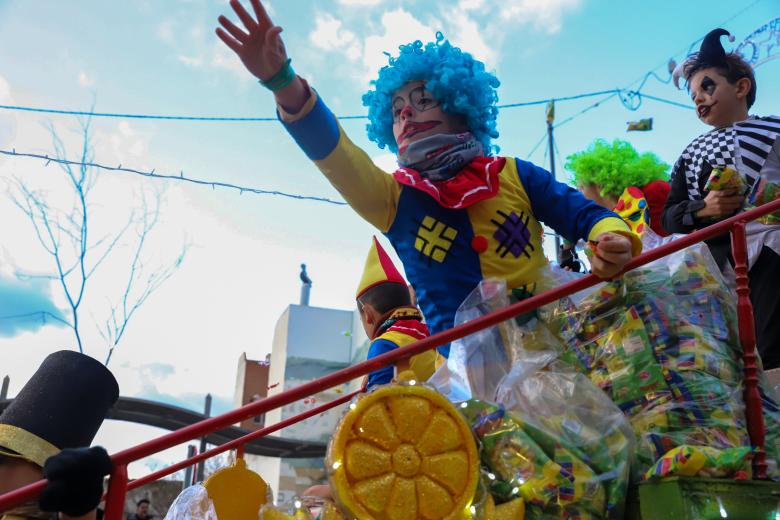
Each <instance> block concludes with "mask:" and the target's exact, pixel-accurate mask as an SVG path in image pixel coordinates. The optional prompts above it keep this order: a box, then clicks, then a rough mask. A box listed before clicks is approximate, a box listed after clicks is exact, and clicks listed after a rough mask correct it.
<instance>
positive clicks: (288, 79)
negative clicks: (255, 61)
mask: <svg viewBox="0 0 780 520" xmlns="http://www.w3.org/2000/svg"><path fill="white" fill-rule="evenodd" d="M291 61H292V60H291V59H290V58H287V61H285V62H284V65H282V68H281V69H279V72H277V73H276V74H274V75H273V77H272V78H271V79H269V80H268V81H263V80H260V84H261V85H262V86H264V87H265V88H267V89H268V90H270V91H271V92H276V91H277V90H282V89H283V88H284V87H286V86H287V85H289V84H290V83H292V80H294V79H295V71H294V70H293V68H292V67H291V66H290V62H291Z"/></svg>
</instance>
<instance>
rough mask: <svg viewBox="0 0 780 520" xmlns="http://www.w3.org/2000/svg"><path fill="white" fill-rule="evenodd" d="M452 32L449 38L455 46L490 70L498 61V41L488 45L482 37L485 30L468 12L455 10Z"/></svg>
mask: <svg viewBox="0 0 780 520" xmlns="http://www.w3.org/2000/svg"><path fill="white" fill-rule="evenodd" d="M450 22H451V24H452V32H451V33H450V35H449V36H448V37H449V38H450V41H451V42H452V43H453V45H457V46H458V47H460V48H461V49H463V50H465V51H467V52H469V53H471V55H472V56H474V57H475V58H476V59H478V60H481V61H483V62H485V64H486V65H487V68H488V69H490V68H491V67H492V66H494V65H495V63H496V62H497V61H498V60H497V49H496V43H497V41H496V39H493V40H492V41H491V44H492V45H491V44H488V43H487V42H486V41H485V40H484V38H483V37H482V35H483V34H484V30H483V29H482V28H480V26H479V24H478V23H477V21H476V20H474V19H472V18H470V17H469V16H468V14H467V12H466V11H462V10H455V11H454V12H453V13H452V16H451V18H450Z"/></svg>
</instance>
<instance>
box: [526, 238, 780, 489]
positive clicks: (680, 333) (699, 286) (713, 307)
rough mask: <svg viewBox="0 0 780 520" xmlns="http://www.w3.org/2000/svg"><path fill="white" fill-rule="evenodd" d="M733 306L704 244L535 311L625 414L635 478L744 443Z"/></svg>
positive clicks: (770, 418)
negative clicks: (663, 464)
mask: <svg viewBox="0 0 780 520" xmlns="http://www.w3.org/2000/svg"><path fill="white" fill-rule="evenodd" d="M735 302H736V296H735V294H734V292H733V289H732V288H731V287H730V286H729V285H728V284H727V283H726V281H725V280H724V278H723V277H722V276H721V274H720V271H719V269H718V268H717V265H716V264H715V261H714V260H713V259H712V256H711V254H710V253H709V250H708V249H707V247H706V246H705V245H703V244H700V245H695V246H691V247H690V248H687V249H685V250H683V251H680V252H678V253H675V254H673V255H670V256H668V257H665V258H662V259H660V260H658V261H656V262H653V263H651V264H648V265H646V266H643V267H641V268H638V269H636V270H633V271H630V272H628V273H626V274H625V275H624V276H623V278H622V279H621V280H619V281H615V282H610V283H609V284H607V285H606V286H602V287H600V288H598V289H596V290H593V291H592V292H591V294H590V295H588V296H586V297H585V298H581V299H580V300H579V302H574V301H562V302H559V304H558V305H557V307H553V308H552V309H551V310H548V311H547V312H546V313H542V314H540V316H541V317H542V318H543V319H545V320H546V321H547V323H548V325H549V327H550V329H551V330H557V331H560V332H559V337H560V338H561V340H562V342H563V344H564V349H565V353H564V355H563V357H564V358H565V359H568V360H570V361H572V362H574V364H575V366H577V367H578V369H579V370H580V371H582V372H583V373H585V374H586V375H587V376H588V377H589V378H590V379H591V380H592V381H593V382H594V383H596V384H597V385H598V386H599V387H600V388H601V389H602V390H603V391H604V392H606V394H607V395H608V396H609V397H610V398H611V399H612V401H613V402H615V404H617V405H618V406H619V407H620V408H621V410H622V411H623V412H624V413H625V414H626V416H627V417H628V418H629V420H630V422H631V425H632V427H633V429H634V431H635V433H636V440H637V446H636V456H637V459H636V462H635V465H634V472H633V475H634V477H635V478H637V479H640V478H643V477H644V475H645V474H646V473H647V472H648V470H650V469H651V468H652V467H653V466H654V465H655V464H656V462H658V461H659V460H660V459H662V458H663V457H664V456H665V455H666V454H667V452H669V451H670V450H673V449H675V448H677V447H680V446H691V447H708V448H713V449H717V450H720V451H724V450H726V451H725V452H727V453H733V452H734V450H738V452H740V453H741V452H742V451H744V448H746V447H749V439H748V436H747V429H746V426H745V411H744V401H743V399H742V379H743V364H742V356H741V347H740V343H739V338H738V333H737V318H736V308H735ZM763 397H764V410H765V418H766V422H767V432H768V433H767V438H768V441H767V443H766V445H767V450H766V451H767V460H768V464H769V468H770V474H774V475H776V474H777V469H776V468H777V464H776V454H777V451H778V443H777V442H775V441H777V440H779V439H777V436H776V435H775V434H774V432H775V431H776V430H777V425H778V415H779V414H778V413H777V406H776V403H777V400H776V399H773V396H770V395H769V392H764V394H763ZM770 437H771V438H770ZM723 460H724V459H723V458H717V457H716V458H712V459H710V462H712V463H714V464H718V463H720V462H722V461H723ZM721 470H722V471H721V472H720V473H719V474H722V475H728V476H735V475H734V472H736V471H737V470H736V469H734V468H733V467H732V466H729V465H724V466H723V467H722V468H721ZM708 471H709V470H708ZM709 473H710V474H714V473H717V471H709Z"/></svg>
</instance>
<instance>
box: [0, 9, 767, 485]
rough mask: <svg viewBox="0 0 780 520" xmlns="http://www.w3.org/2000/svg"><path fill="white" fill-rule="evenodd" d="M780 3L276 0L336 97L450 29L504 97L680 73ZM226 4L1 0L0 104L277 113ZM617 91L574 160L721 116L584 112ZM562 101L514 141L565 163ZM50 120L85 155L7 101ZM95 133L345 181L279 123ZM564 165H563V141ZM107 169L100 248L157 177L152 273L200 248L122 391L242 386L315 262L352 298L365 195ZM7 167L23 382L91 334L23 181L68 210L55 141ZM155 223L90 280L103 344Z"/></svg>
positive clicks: (298, 47) (120, 127)
mask: <svg viewBox="0 0 780 520" xmlns="http://www.w3.org/2000/svg"><path fill="white" fill-rule="evenodd" d="M777 7H778V3H777V0H758V1H744V2H742V1H741V2H734V1H721V0H710V1H706V2H705V1H700V0H696V1H692V2H672V1H668V0H664V1H663V2H638V1H631V2H620V3H615V2H608V1H606V0H460V1H446V2H445V1H443V0H442V1H422V0H417V1H414V0H407V1H402V2H389V1H387V0H318V1H316V2H315V1H313V0H286V1H280V0H276V1H273V2H272V3H271V4H270V11H271V12H272V14H273V17H274V20H275V21H276V23H278V24H279V25H281V26H282V27H284V29H285V31H284V33H283V36H284V38H285V40H286V44H287V49H288V52H289V54H290V56H291V57H292V59H293V66H294V67H295V69H296V71H298V72H299V73H300V74H301V75H302V76H304V77H306V78H308V79H309V81H310V82H311V83H312V85H314V86H315V87H316V88H317V89H318V91H319V92H320V94H321V96H322V97H323V98H324V99H325V100H326V102H327V103H328V104H329V105H330V106H331V108H332V109H333V110H334V111H335V112H336V113H337V114H339V115H361V114H363V113H364V110H363V108H362V107H361V104H360V96H361V94H362V93H363V92H365V90H366V89H367V88H368V82H369V80H370V79H371V78H372V77H373V75H374V74H375V72H376V70H377V69H378V68H379V67H380V66H382V65H383V64H384V63H386V56H385V55H384V52H391V53H392V52H394V51H395V50H396V49H397V47H398V45H399V44H401V43H406V42H409V41H412V40H415V39H422V40H423V41H427V40H431V39H433V37H434V34H435V32H436V31H439V30H440V31H442V32H443V33H444V34H445V35H446V36H447V37H448V38H449V39H451V40H452V41H453V42H454V43H455V44H457V45H459V46H461V47H463V48H464V49H467V50H469V51H471V52H472V53H473V54H474V55H475V56H476V57H478V58H480V59H482V60H484V61H485V62H486V64H487V66H488V68H490V69H493V70H495V71H496V73H497V75H498V77H499V79H500V80H501V82H502V84H501V87H500V89H499V97H500V101H499V102H500V103H518V102H523V101H529V100H537V99H545V98H548V97H551V96H557V97H563V96H572V95H576V94H580V93H588V92H594V91H601V90H608V89H613V88H623V87H636V86H637V85H638V83H639V82H640V80H641V79H642V78H643V77H644V76H645V74H646V73H647V72H648V71H655V72H656V73H657V74H658V75H659V76H660V77H661V78H662V79H666V78H667V77H668V74H667V73H666V62H667V61H668V60H669V58H676V59H677V60H680V59H681V58H682V57H683V56H684V54H685V53H686V52H687V51H688V49H689V48H690V46H691V44H692V43H693V42H695V41H696V40H697V39H699V38H700V37H701V36H703V35H704V34H705V33H706V32H707V31H709V30H710V29H712V28H714V27H715V26H717V25H718V24H721V23H723V22H726V24H725V26H726V28H728V29H729V30H731V31H732V32H733V33H734V34H735V35H736V37H737V42H739V41H741V40H742V39H744V38H745V36H747V35H748V34H750V33H751V32H753V31H754V30H755V29H757V28H758V27H759V26H761V25H762V24H764V23H765V22H767V21H769V20H770V19H771V18H772V17H774V16H776V15H777V12H778V9H777ZM228 11H229V8H228V7H227V3H226V2H223V1H221V0H219V1H217V0H191V1H184V0H181V1H174V0H169V1H166V2H156V1H151V0H134V1H129V2H121V3H117V2H100V1H96V0H95V1H89V0H79V1H76V2H54V1H43V2H28V1H12V0H0V104H2V105H14V106H32V107H46V108H54V109H66V110H88V109H89V108H90V107H91V106H93V105H94V107H95V110H96V111H99V112H111V113H119V114H158V115H159V114H163V115H188V116H238V117H241V116H244V117H246V116H254V117H271V116H273V113H274V107H273V104H272V97H271V95H270V94H269V93H268V92H267V91H265V90H264V89H263V88H262V87H260V86H259V85H258V84H257V82H256V81H254V80H253V79H252V77H251V76H249V74H247V73H246V72H245V71H244V70H243V68H242V67H241V65H240V63H239V62H238V61H237V60H236V59H235V58H234V57H233V56H232V55H231V53H230V52H229V51H228V50H227V49H226V48H224V47H223V46H222V44H221V42H219V41H218V39H217V38H216V37H215V36H214V33H213V30H214V27H215V24H216V18H217V16H218V15H219V14H222V13H226V14H227V13H228ZM756 73H757V79H758V87H759V88H758V101H757V103H756V105H755V106H754V112H755V113H757V114H769V113H775V114H776V113H778V112H780V106H779V105H778V97H777V96H774V97H770V95H769V94H770V93H771V92H774V91H776V90H777V87H778V85H780V60H775V61H770V62H768V63H766V64H764V65H762V66H761V67H759V68H758V69H757V71H756ZM643 91H644V92H645V93H647V94H651V95H655V96H659V97H662V98H665V99H670V100H674V101H676V102H678V103H683V104H689V103H690V100H689V98H688V96H687V94H686V93H685V92H684V91H677V90H675V89H674V88H673V87H672V86H671V85H669V84H666V83H662V82H660V81H658V80H657V79H655V78H651V79H649V80H648V82H647V84H646V86H645V88H644V90H643ZM605 97H606V96H605ZM599 99H600V97H590V98H586V99H581V100H576V101H570V102H561V103H559V104H558V105H557V121H558V122H563V121H565V120H566V119H567V118H569V117H571V116H577V117H575V118H574V119H572V120H571V121H570V122H567V123H565V124H564V125H562V126H561V127H560V128H559V129H557V131H556V138H557V143H558V152H557V153H556V159H559V157H558V156H560V157H565V156H566V155H568V154H570V153H573V152H575V151H578V150H580V149H582V148H584V147H585V146H587V145H588V143H590V142H591V141H592V140H593V139H594V138H596V137H604V138H608V139H612V138H616V137H620V138H623V139H628V140H629V141H631V142H632V143H633V144H634V145H635V146H636V147H637V148H638V149H640V150H641V151H645V150H650V151H654V152H656V153H657V154H658V155H660V156H661V157H662V158H663V159H664V160H666V161H667V162H670V163H671V162H673V161H674V159H675V158H676V156H677V154H678V153H679V152H680V150H681V149H682V148H683V147H684V146H685V145H686V144H687V143H688V141H689V140H690V139H691V138H693V137H694V136H696V135H698V134H699V133H701V132H702V131H703V130H705V127H704V126H703V125H702V124H701V123H699V122H698V121H697V120H696V118H695V117H694V115H693V112H692V111H690V110H688V109H685V108H680V107H676V106H671V105H666V104H661V103H658V102H656V101H652V100H650V99H645V100H644V101H643V103H642V105H641V106H640V107H639V109H638V110H636V111H629V110H627V109H626V108H625V107H624V106H623V105H622V104H621V103H620V101H619V100H618V99H617V98H614V97H613V98H611V99H609V100H606V101H604V102H603V103H602V104H600V105H599V106H598V107H595V108H593V109H591V110H588V111H586V112H584V113H583V114H581V115H578V114H579V113H580V112H582V111H583V110H584V109H586V108H588V107H589V106H590V105H591V104H593V103H595V102H596V101H598V100H599ZM645 117H653V118H654V122H655V127H654V130H653V131H652V132H646V133H635V132H634V133H626V131H625V129H626V122H627V121H630V120H636V119H640V118H645ZM544 121H545V119H544V107H543V106H533V107H526V108H507V109H504V110H502V112H501V115H500V117H499V131H500V133H501V137H500V138H499V140H498V142H497V144H498V145H499V146H500V147H501V150H502V152H503V153H505V154H508V155H516V156H518V157H521V158H529V157H530V159H531V160H533V161H535V162H538V163H541V164H545V165H548V164H549V157H547V155H546V152H545V150H546V147H545V146H541V147H537V148H536V149H534V145H535V144H536V143H538V141H539V139H540V138H541V137H542V136H543V134H544V132H545V123H544ZM364 126H365V122H364V121H361V120H351V121H345V122H344V127H345V129H346V130H347V132H348V133H349V134H350V135H351V136H352V138H353V139H354V140H356V142H357V143H358V144H359V145H361V146H364V147H365V148H366V149H367V150H369V153H371V154H372V155H373V156H374V157H375V159H376V161H377V162H378V163H379V164H381V165H384V166H385V167H386V168H391V167H392V165H393V163H394V162H393V157H392V156H388V155H387V154H386V153H385V151H383V150H379V149H377V148H376V147H375V146H374V145H373V144H371V143H369V142H368V141H367V139H366V138H365V133H364ZM52 129H53V130H54V132H56V134H57V135H58V136H59V138H60V139H61V142H62V152H63V153H64V155H65V156H67V157H68V158H70V159H77V158H79V157H80V154H81V145H82V141H81V138H82V136H81V134H80V130H79V121H78V120H77V119H76V118H73V117H70V116H60V115H43V114H39V113H31V112H23V111H14V110H5V109H0V149H2V150H11V149H15V150H16V151H17V152H26V153H37V154H53V153H55V151H56V150H55V146H54V143H53V142H52V136H51V132H52ZM90 139H91V144H92V148H91V152H92V158H93V160H94V161H95V162H98V163H101V164H107V165H118V164H121V165H123V166H125V167H130V168H134V169H138V170H146V171H150V170H152V169H154V170H155V171H156V172H158V173H165V174H173V175H179V174H182V175H184V176H187V177H191V178H197V179H202V180H206V181H218V182H226V183H231V184H235V185H239V186H245V187H250V188H261V189H267V190H279V191H284V192H289V193H295V194H301V195H307V196H322V197H328V198H331V199H334V200H339V196H338V194H337V193H336V192H335V191H334V190H333V189H332V188H331V187H330V186H329V185H328V183H327V182H326V181H325V180H324V179H323V178H322V176H321V175H320V174H319V172H318V171H317V170H316V169H315V168H314V167H313V166H312V165H311V164H310V163H309V162H308V161H307V160H306V159H305V157H304V156H303V154H302V153H301V152H300V151H299V150H297V148H296V147H295V146H294V144H293V143H292V142H291V140H290V139H289V138H288V136H287V135H286V133H285V132H284V131H283V129H282V128H281V126H280V125H279V124H278V123H275V122H195V121H189V122H188V121H166V120H159V119H130V118H123V117H114V118H96V119H94V120H93V122H92V131H91V134H90ZM532 151H533V153H531V152H532ZM558 169H559V172H558V173H559V176H560V177H565V176H566V174H565V173H564V172H563V171H562V165H561V163H560V161H559V163H558ZM94 175H95V177H94V178H95V180H96V182H95V185H94V187H93V189H92V191H91V193H90V198H89V203H90V212H91V213H90V215H91V218H92V225H91V228H90V237H91V240H94V241H96V242H99V241H100V240H101V239H104V241H103V242H100V244H99V245H98V247H97V248H96V249H95V250H93V251H91V252H90V253H89V255H88V264H89V265H92V264H93V263H94V261H95V260H96V259H97V258H99V257H100V256H101V251H103V249H102V248H105V247H106V245H107V244H108V243H110V240H111V238H110V237H112V236H114V235H115V234H116V232H117V231H118V230H120V229H122V228H123V227H124V226H125V224H126V223H127V221H128V219H129V218H130V216H131V215H132V214H134V213H133V212H135V214H136V215H137V214H138V213H137V212H138V211H139V209H140V208H141V201H142V200H143V199H144V197H146V200H150V197H153V194H154V193H159V194H160V200H161V207H160V215H159V221H158V223H157V225H156V227H155V228H154V229H153V230H152V232H151V234H150V235H149V237H148V242H147V244H146V246H147V247H146V250H145V254H144V255H143V258H142V259H143V265H144V271H143V275H142V276H139V279H140V280H143V279H144V278H143V276H148V275H149V274H150V273H154V272H155V271H156V270H157V269H158V268H161V267H164V266H166V265H169V264H170V263H171V262H172V261H173V260H174V259H176V258H177V255H179V253H180V252H181V248H182V246H183V245H184V244H187V245H189V249H188V251H187V254H186V256H185V258H184V261H183V263H182V264H181V267H180V269H179V270H178V271H177V272H176V273H175V274H174V275H173V276H172V277H171V278H170V279H169V280H168V281H167V282H166V283H165V284H164V285H163V286H162V287H161V288H160V289H159V290H158V291H157V292H156V293H154V294H153V295H152V296H151V297H150V298H149V299H148V301H147V302H146V303H145V304H144V305H143V306H142V307H141V308H140V309H139V310H138V311H137V313H136V314H135V315H134V317H133V319H132V321H131V322H130V324H129V326H128V328H127V330H126V332H125V334H124V337H123V338H122V340H121V343H120V344H119V347H118V348H117V350H116V351H115V353H114V355H113V358H112V360H111V364H110V366H111V368H112V370H113V371H114V372H115V373H116V375H117V378H118V379H119V382H120V386H121V389H122V394H123V395H128V396H140V397H146V398H152V399H159V400H163V401H167V402H171V403H175V404H179V405H183V406H189V407H195V408H198V407H200V403H201V402H202V398H203V395H204V394H205V393H207V392H211V393H212V394H214V396H215V399H216V401H215V402H216V405H217V408H218V409H219V410H223V411H224V410H225V409H227V408H228V407H230V403H231V401H232V395H233V387H234V382H235V374H236V362H237V360H238V357H239V355H240V354H241V353H242V352H247V354H248V356H249V357H250V358H252V357H254V358H263V357H264V356H265V354H266V353H268V352H269V349H270V345H271V340H272V336H273V327H274V324H275V322H276V319H277V318H278V317H279V315H280V314H281V313H282V311H283V310H284V308H285V307H286V306H287V305H288V304H290V303H294V302H296V301H297V299H298V294H299V281H298V269H299V264H300V263H302V262H305V263H307V264H308V265H309V274H310V275H311V277H312V278H313V279H314V289H313V293H312V304H314V305H318V306H323V307H335V308H342V309H351V308H352V307H353V290H354V287H355V284H356V283H357V279H358V273H359V272H360V269H361V268H362V262H363V259H364V257H365V252H366V250H367V248H368V246H369V244H370V237H371V235H372V229H371V227H370V226H369V225H368V224H366V223H364V222H362V221H361V220H360V219H359V218H358V217H357V216H356V215H355V214H353V213H352V212H351V210H350V209H349V208H347V207H344V206H338V205H333V204H327V203H323V202H314V201H300V200H294V199H289V198H284V197H278V196H269V195H256V194H250V193H246V192H245V193H243V194H242V193H240V192H239V191H238V190H231V189H226V188H211V187H204V186H196V185H192V184H187V183H184V182H182V181H160V180H155V179H148V178H143V177H140V176H137V175H131V174H117V173H110V172H102V171H96V172H94ZM0 182H1V183H2V191H0V352H2V354H3V358H2V359H3V362H2V364H0V376H2V375H3V374H5V373H8V374H10V375H11V378H12V381H11V394H14V393H15V392H16V391H18V389H19V388H20V386H21V385H22V384H23V382H24V381H26V380H27V378H28V377H29V376H30V375H31V374H32V372H33V371H34V370H35V368H36V367H37V365H38V364H39V363H40V361H41V360H42V359H43V357H44V356H45V355H46V354H47V353H49V352H52V351H54V350H58V349H61V348H75V340H74V337H73V334H72V332H71V331H70V330H69V329H68V328H66V327H63V326H58V325H57V321H56V319H54V318H56V317H59V318H61V319H69V315H68V307H67V302H66V300H65V297H64V295H63V293H62V289H61V287H60V286H59V285H58V283H57V281H56V280H53V281H52V280H50V279H47V278H45V275H47V274H50V273H52V272H53V267H54V266H53V263H52V258H51V256H50V255H48V254H47V253H46V251H45V250H44V249H42V247H41V245H40V243H39V242H38V240H37V238H36V235H35V230H34V228H33V227H32V226H31V225H30V222H29V220H28V219H27V218H26V216H25V215H24V213H23V212H22V211H20V209H19V208H18V207H17V206H16V205H14V203H13V199H12V196H11V194H12V193H13V191H14V189H15V186H17V184H16V183H17V182H21V183H22V184H23V185H25V186H27V187H28V188H29V189H34V190H39V192H40V193H42V194H43V196H45V197H46V200H47V201H48V202H49V204H50V205H51V207H52V208H53V211H57V209H58V208H61V209H64V208H66V207H69V205H70V204H71V203H72V198H71V196H70V194H69V193H70V192H69V191H68V189H67V179H66V177H65V176H64V173H63V171H62V170H61V169H59V168H58V167H57V166H56V165H55V164H50V165H49V166H46V165H45V163H44V162H42V161H39V160H36V159H30V158H21V157H20V158H12V157H6V156H0ZM137 230H138V227H137V226H136V225H132V226H130V227H129V228H128V230H127V232H126V234H125V235H124V238H123V240H120V241H119V242H117V244H116V246H115V248H114V251H113V253H112V254H110V255H109V256H107V257H106V260H105V261H104V263H103V264H102V265H101V266H100V268H99V269H98V270H96V272H95V273H96V274H95V275H94V276H93V277H92V278H91V279H90V281H89V283H88V286H87V289H86V291H85V296H84V303H83V304H82V305H83V307H82V323H83V325H82V334H83V342H84V345H85V350H86V352H87V353H88V354H90V355H93V356H95V357H97V358H99V359H104V358H105V355H106V352H107V347H106V343H105V341H104V339H103V337H102V336H101V334H100V333H99V330H100V329H99V328H100V327H102V326H103V325H104V324H105V323H106V319H107V318H108V317H109V316H110V312H111V308H112V305H116V304H117V303H118V302H120V301H121V297H122V294H123V292H124V286H125V284H126V281H127V276H128V272H129V271H128V269H129V266H130V265H131V261H132V256H133V255H132V252H133V249H132V243H133V242H134V241H135V240H137ZM106 237H108V238H106ZM65 253H66V254H68V253H69V252H67V251H65ZM132 298H133V295H132V294H131V300H132ZM44 315H45V316H47V318H46V319H45V320H44V319H42V316H44ZM155 433H156V432H153V431H151V430H150V429H147V428H139V427H130V426H127V425H122V424H111V425H108V426H107V427H106V429H105V431H104V432H102V433H101V435H100V438H99V441H100V442H103V443H105V444H106V445H108V446H109V447H110V448H111V449H119V448H121V447H124V446H127V445H129V443H132V442H138V441H140V440H142V439H144V438H148V437H149V436H151V435H154V434H155ZM181 452H182V450H179V451H176V452H172V453H169V454H167V455H165V456H164V457H162V458H161V459H160V460H168V459H166V457H168V458H170V457H178V456H180V455H181V454H182V453H181ZM154 463H159V460H158V461H156V462H154ZM134 471H135V472H136V473H139V472H143V471H144V468H143V467H140V466H139V467H138V468H136V469H135V470H134Z"/></svg>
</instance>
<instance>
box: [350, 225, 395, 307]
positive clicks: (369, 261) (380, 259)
mask: <svg viewBox="0 0 780 520" xmlns="http://www.w3.org/2000/svg"><path fill="white" fill-rule="evenodd" d="M386 282H391V283H400V284H403V285H407V284H406V280H405V279H404V277H403V276H401V273H399V272H398V269H396V267H395V265H393V261H392V260H390V257H389V256H388V255H387V253H386V252H385V250H384V249H383V248H382V246H381V245H380V244H379V241H378V240H377V239H376V237H374V243H373V244H372V245H371V249H370V250H369V251H368V258H366V266H365V267H364V268H363V277H362V278H361V279H360V284H359V285H358V289H357V294H356V295H355V298H360V297H361V296H362V295H363V293H365V292H366V291H367V290H369V289H370V288H372V287H374V286H376V285H379V284H380V283H386Z"/></svg>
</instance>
